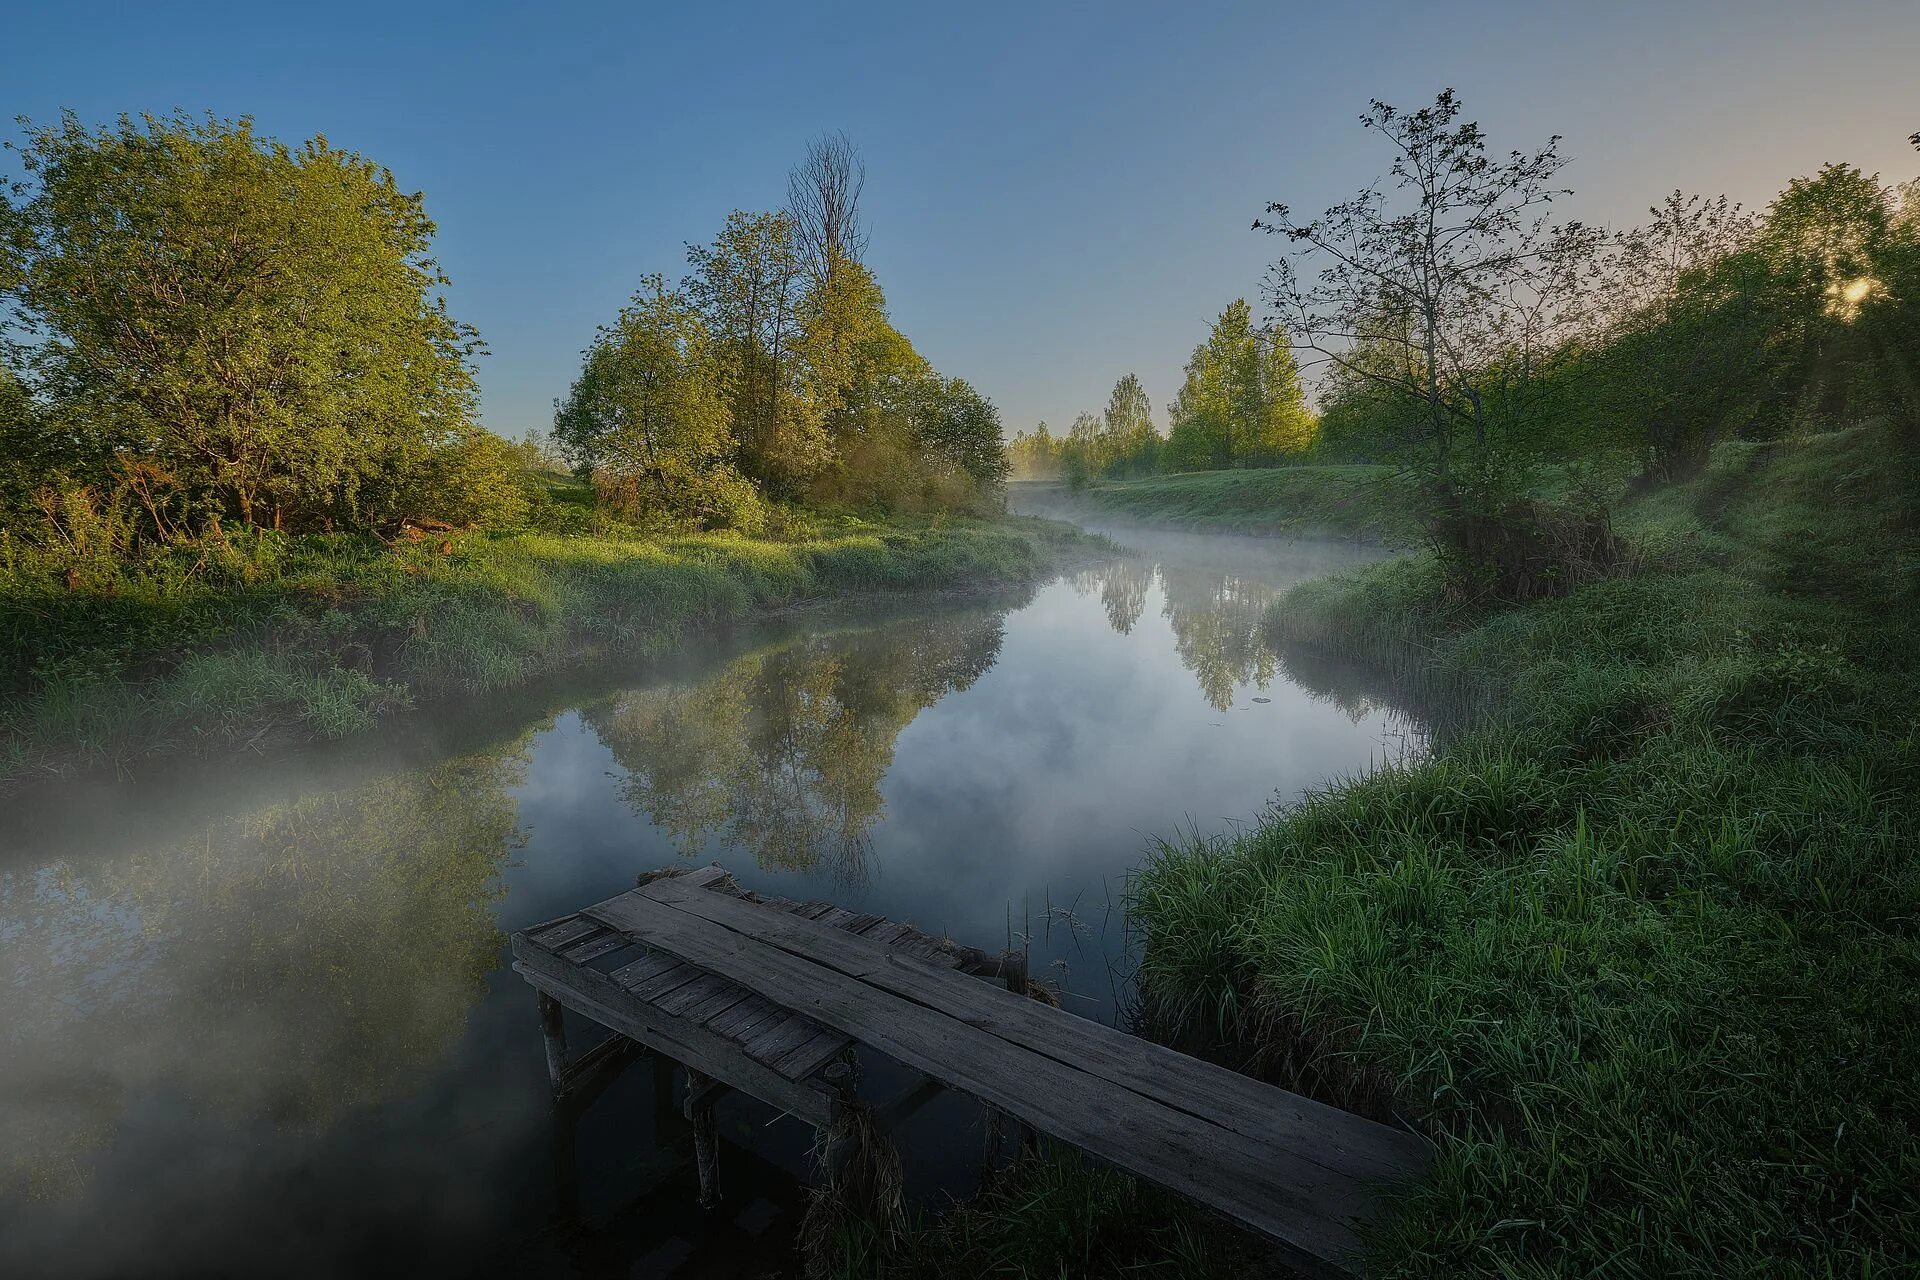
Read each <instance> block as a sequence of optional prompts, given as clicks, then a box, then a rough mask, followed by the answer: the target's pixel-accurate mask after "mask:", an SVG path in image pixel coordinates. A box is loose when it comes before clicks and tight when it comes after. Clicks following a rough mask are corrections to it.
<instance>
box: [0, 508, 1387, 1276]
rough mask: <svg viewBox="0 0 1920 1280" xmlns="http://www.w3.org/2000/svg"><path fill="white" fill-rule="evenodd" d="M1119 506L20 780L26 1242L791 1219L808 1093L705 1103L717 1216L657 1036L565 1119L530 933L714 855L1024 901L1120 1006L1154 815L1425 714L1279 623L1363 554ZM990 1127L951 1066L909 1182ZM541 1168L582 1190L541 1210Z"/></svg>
mask: <svg viewBox="0 0 1920 1280" xmlns="http://www.w3.org/2000/svg"><path fill="white" fill-rule="evenodd" d="M1120 536H1121V539H1122V540H1123V541H1125V542H1127V543H1128V544H1130V545H1132V546H1135V547H1138V548H1140V550H1141V552H1142V554H1140V555H1138V556H1127V557H1122V558H1119V559H1116V560H1114V561H1113V562H1111V563H1107V564H1102V565H1099V566H1096V567H1093V568H1089V569H1087V570H1085V571H1083V572H1080V573H1077V574H1074V575H1070V576H1066V577H1062V578H1059V579H1056V580H1054V581H1052V582H1049V583H1047V584H1045V585H1043V586H1041V587H1039V588H1038V589H1037V590H1035V591H1033V592H1031V593H1030V594H1028V595H1024V596H1022V597H1021V598H1018V599H1013V600H970V601H962V602H954V601H946V602H940V603H929V604H924V605H919V606H895V607H893V608H890V609H888V610H885V611H882V612H879V613H877V614H876V613H875V612H874V611H872V610H867V611H864V612H863V613H862V614H850V613H847V612H833V613H821V614H817V615H802V616H799V617H796V618H789V619H786V620H783V621H781V622H779V623H777V624H773V625H770V626H767V627H764V628H760V629H755V630H747V631H742V632H739V633H737V634H733V635H730V636H726V637H720V638H714V639H709V640H703V641H700V642H698V643H696V644H693V645H690V646H689V651H688V652H687V653H685V654H683V655H680V656H679V657H678V658H677V659H675V661H674V662H673V663H671V664H668V665H664V666H660V667H656V668H654V669H652V670H649V671H645V672H638V673H635V672H627V673H609V672H601V673H595V674H592V675H589V676H578V677H572V678H569V680H568V681H566V682H563V683H556V684H554V685H551V686H548V687H546V688H543V689H538V690H533V691H529V692H524V693H521V694H517V695H512V696H507V697H501V698H488V699H479V700H476V701H475V703H474V704H473V705H469V706H464V707H443V708H436V709H434V710H432V711H430V712H427V713H423V714H422V715H421V716H419V717H416V718H414V719H413V720H411V721H409V722H407V723H406V724H404V725H400V726H398V727H396V728H395V729H394V730H392V731H391V732H387V733H383V734H382V735H380V737H379V738H378V740H370V741H365V742H356V743H351V744H347V745H346V746H345V747H343V748H336V749H331V750H327V751H315V752H311V753H308V754H306V755H302V756H300V757H296V758H282V759H279V760H276V761H271V762H265V763H262V762H254V761H241V762H238V763H234V762H221V763H199V764H187V765H179V766H174V767H169V768H166V769H164V770H156V771H154V773H153V774H152V776H143V777H142V778H140V779H138V780H132V781H127V782H121V783H114V782H107V781H101V782H94V783H89V784H86V785H83V786H71V787H65V788H60V789H53V790H49V791H47V792H46V793H44V794H42V795H38V796H31V797H24V798H22V800H21V801H20V803H19V804H18V805H17V806H16V807H15V812H14V813H12V814H10V815H9V822H8V823H7V826H6V829H5V830H4V832H0V1010H3V1011H4V1026H3V1029H0V1274H4V1275H7V1276H22V1277H30V1276H39V1275H60V1276H63V1277H76V1276H78V1277H84V1276H104V1275H123V1274H141V1275H176V1274H185V1273H200V1274H232V1275H258V1274H276V1275H331V1274H342V1273H352V1272H360V1273H368V1272H373V1271H391V1270H399V1269H402V1268H406V1269H411V1270H413V1271H415V1272H416V1273H423V1274H445V1273H462V1272H466V1273H471V1272H475V1271H487V1270H500V1269H510V1270H513V1271H514V1272H515V1273H516V1274H535V1275H538V1274H582V1273H584V1274H606V1275H627V1274H629V1273H631V1274H673V1273H675V1268H676V1266H678V1267H680V1268H681V1270H680V1272H679V1273H680V1274H688V1275H693V1274H720V1273H722V1270H721V1269H722V1268H724V1267H725V1266H730V1265H745V1263H744V1262H743V1259H746V1258H749V1257H752V1256H754V1255H753V1253H752V1251H753V1250H754V1249H755V1248H756V1247H763V1246H756V1245H754V1244H753V1243H752V1241H753V1240H754V1239H755V1238H756V1236H757V1235H758V1233H761V1232H762V1230H763V1229H766V1236H767V1239H769V1240H772V1241H775V1242H776V1243H775V1244H773V1245H766V1246H764V1247H765V1248H768V1249H771V1250H772V1253H773V1255H777V1254H778V1246H777V1242H778V1241H779V1240H780V1239H783V1238H784V1237H783V1236H782V1235H781V1230H782V1228H781V1227H780V1226H779V1224H780V1223H781V1222H789V1223H790V1220H791V1218H792V1215H793V1213H794V1211H795V1209H796V1207H797V1205H798V1189H797V1186H798V1184H797V1183H795V1182H794V1180H793V1177H792V1176H791V1175H797V1174H800V1173H802V1172H803V1171H804V1168H805V1151H806V1146H807V1143H808V1140H809V1136H810V1135H809V1134H808V1132H807V1131H806V1130H805V1129H804V1127H802V1126H800V1125H799V1124H798V1123H797V1122H795V1121H792V1120H776V1119H775V1118H774V1117H773V1116H772V1115H771V1113H769V1112H768V1111H767V1110H766V1109H765V1108H762V1107H759V1106H758V1105H757V1104H752V1103H745V1102H741V1101H738V1100H733V1101H729V1102H727V1103H724V1104H723V1105H722V1107H721V1109H720V1116H721V1124H722V1132H723V1136H725V1137H727V1138H728V1139H729V1140H730V1142H731V1143H733V1144H734V1146H733V1147H731V1148H730V1149H729V1151H728V1153H727V1157H726V1159H727V1167H726V1170H725V1173H724V1175H723V1176H724V1178H725V1181H726V1188H727V1190H728V1192H729V1193H730V1196H731V1197H732V1198H731V1200H730V1202H729V1206H728V1214H729V1215H733V1216H723V1217H722V1218H720V1219H716V1220H714V1221H712V1222H706V1221H704V1220H702V1219H701V1218H700V1217H699V1215H698V1213H697V1211H696V1210H695V1209H694V1207H693V1189H692V1182H691V1179H690V1177H689V1175H688V1171H687V1169H686V1167H685V1166H686V1159H685V1157H686V1154H687V1153H686V1138H685V1134H684V1133H683V1132H681V1131H680V1130H679V1129H678V1128H677V1127H676V1126H675V1124H674V1123H673V1122H672V1121H671V1120H668V1121H667V1122H666V1127H665V1129H664V1131H657V1129H656V1124H657V1117H656V1111H655V1101H656V1100H655V1096H654V1089H653V1084H652V1081H651V1069H650V1068H649V1067H647V1066H645V1065H642V1066H639V1067H636V1068H634V1069H632V1070H630V1071H629V1072H628V1073H627V1075H626V1077H624V1078H623V1079H622V1080H621V1081H620V1082H619V1083H618V1084H617V1085H616V1086H615V1087H614V1088H613V1089H612V1090H611V1091H610V1092H609V1093H608V1094H607V1095H606V1096H605V1097H604V1098H602V1099H601V1100H600V1101H599V1102H598V1103H597V1104H596V1105H595V1107H594V1108H593V1109H592V1110H591V1111H590V1112H589V1113H588V1114H587V1117H586V1121H585V1123H584V1124H583V1125H582V1126H581V1128H580V1129H579V1131H578V1133H577V1137H576V1141H577V1147H576V1148H575V1149H573V1150H571V1151H567V1150H564V1149H563V1150H561V1151H559V1152H558V1153H556V1150H555V1146H554V1130H553V1128H552V1126H551V1124H550V1122H549V1116H548V1104H547V1083H546V1075H545V1067H544V1062H543V1058H542V1051H541V1045H540V1039H539V1036H538V1034H537V1029H536V1020H535V1017H534V1013H533V998H532V994H531V992H530V990H529V989H528V988H527V987H526V986H525V984H524V983H523V982H522V981H521V980H520V979H519V978H518V977H517V976H516V975H515V974H513V973H512V971H511V970H510V969H508V968H507V967H506V949H505V945H506V935H507V934H508V933H509V932H511V931H512V930H514V929H517V928H520V927H523V926H525V925H527V924H530V923H533V922H535V921H538V920H542V919H546V918H549V917H552V916H555V915H560V914H564V913H566V912H570V911H573V910H576V909H578V908H579V907H581V906H584V905H586V904H588V903H591V902H593V901H596V900H598V899H600V898H603V897H606V896H608V895H610V894H613V893H617V892H620V891H621V890H623V889H625V888H627V887H629V886H630V885H631V883H632V880H633V877H634V875H635V874H636V873H637V872H640V871H644V870H647V869H650V868H654V867H659V866H663V865H669V864H673V863H676V862H707V861H718V862H720V863H722V864H724V865H725V866H726V867H727V868H728V869H729V870H731V871H732V872H733V873H734V874H735V875H736V876H737V877H738V878H739V879H740V880H741V881H742V882H743V883H745V884H747V885H748V886H749V887H752V888H755V889H760V890H764V891H768V892H774V893H780V894H785V895H789V896H795V897H825V898H831V899H833V900H834V901H836V902H839V903H842V904H843V905H846V906H848V907H850V908H853V909H856V910H864V911H873V912H878V913H881V914H884V915H888V916H891V917H894V918H897V919H902V920H907V921H911V922H912V923H914V924H917V925H919V926H921V927H922V928H925V929H928V930H929V931H932V932H935V933H940V932H945V933H948V934H950V935H951V936H953V937H954V938H956V939H959V940H961V941H963V942H968V943H972V944H975V945H979V946H986V947H998V946H1002V945H1005V944H1006V943H1007V942H1008V941H1009V940H1010V938H1011V939H1015V940H1017V939H1018V938H1019V937H1030V938H1031V944H1032V948H1033V953H1034V954H1033V968H1034V970H1035V972H1036V973H1039V974H1043V975H1045V976H1048V977H1050V978H1051V979H1053V980H1054V981H1056V982H1058V983H1059V984H1060V985H1061V987H1062V989H1063V993H1064V1002H1065V1004H1066V1007H1067V1008H1069V1009H1071V1010H1073V1011H1075V1012H1079V1013H1082V1014H1086V1015H1088V1016H1093V1017H1104V1018H1111V1017H1113V1016H1115V1012H1116V998H1117V997H1118V996H1119V995H1120V993H1121V992H1122V991H1123V989H1124V983H1125V975H1126V972H1127V967H1128V961H1127V946H1128V935H1127V932H1126V930H1125V928H1124V927H1123V922H1122V921H1121V919H1120V915H1119V902H1120V899H1121V895H1122V893H1123V890H1124V879H1125V876H1126V874H1127V872H1128V871H1129V869H1130V868H1132V867H1133V866H1134V865H1136V864H1137V862H1138V861H1139V859H1140V856H1141V854H1142V851H1143V849H1144V848H1145V847H1146V845H1147V843H1148V841H1149V839H1150V838H1151V837H1153V836H1156V835H1171V834H1174V833H1175V832H1176V830H1182V829H1186V830H1194V831H1198V832H1199V833H1201V834H1207V835H1210V834H1216V833H1220V832H1224V831H1227V830H1230V829H1232V828H1233V827H1234V826H1235V825H1236V824H1242V823H1246V822H1248V821H1250V820H1252V819H1253V818H1254V817H1255V816H1256V815H1257V814H1258V813H1259V812H1260V811H1261V809H1262V808H1263V807H1264V806H1266V805H1268V804H1270V803H1272V802H1273V801H1275V800H1276V799H1278V800H1282V801H1284V800H1286V799H1290V798H1292V797H1295V796H1297V795H1299V794H1300V793H1301V791H1302V790H1304V789H1306V788H1310V787H1316V786H1320V785H1323V784H1325V783H1326V782H1328V781H1329V780H1331V779H1334V778H1337V777H1340V776H1342V775H1346V774H1350V773H1352V772H1354V771H1356V770H1360V769H1364V768H1367V767H1369V766H1370V765H1371V764H1374V763H1377V762H1380V761H1382V760H1386V759H1391V758H1398V757H1399V756H1401V755H1403V754H1405V753H1407V752H1410V751H1418V750H1420V749H1421V740H1420V734H1419V729H1418V726H1416V725H1414V724H1412V723H1411V722H1409V721H1408V720H1407V719H1406V718H1405V717H1404V716H1401V715H1399V714H1397V713H1396V712H1395V711H1394V710H1393V709H1392V708H1390V707H1388V706H1386V705H1383V704H1380V703H1377V702H1375V701H1374V700H1372V699H1370V698H1367V697H1364V696H1357V695H1355V694H1353V693H1352V692H1351V690H1353V689H1354V688H1360V687H1365V686H1364V685H1362V684H1359V683H1356V682H1355V681H1354V680H1353V679H1351V678H1342V679H1339V680H1328V679H1326V678H1325V676H1326V672H1325V671H1324V670H1320V671H1318V672H1317V673H1316V674H1315V675H1313V676H1308V675H1304V674H1301V673H1299V672H1297V671H1296V670H1295V669H1294V668H1290V667H1289V666H1288V665H1287V663H1286V662H1285V661H1284V659H1283V658H1282V657H1281V656H1280V655H1276V654H1275V653H1274V652H1273V651H1272V650H1271V649H1270V648H1269V647H1268V646H1267V645H1266V643H1265V641H1264V640H1263V638H1262V633H1261V627H1260V619H1261V615H1262V612H1263V610H1264V608H1265V606H1266V605H1267V603H1268V602H1269V601H1271V600H1272V599H1273V598H1274V596H1275V595H1276V594H1277V593H1279V592H1280V591H1282V590H1284V588H1285V587H1286V586H1287V585H1289V584H1291V583H1292V582H1295V581H1298V580H1300V579H1302V578H1304V577H1310V576H1316V575H1318V574H1321V573H1325V572H1329V571H1331V570H1334V569H1337V568H1340V567H1343V566H1345V565H1349V564H1354V563H1358V562H1360V561H1363V560H1365V559H1369V558H1372V556H1371V555H1370V553H1365V552H1361V551H1357V550H1354V549H1351V548H1344V547H1334V546H1314V545H1310V544H1287V543H1281V542H1275V541H1271V540H1261V539H1236V538H1222V537H1212V536H1196V535H1169V534H1158V533H1146V532H1140V531H1125V532H1123V533H1122V534H1121V535H1120ZM975 1123H976V1117H975V1115H974V1113H973V1111H972V1109H971V1108H970V1107H968V1106H967V1105H966V1104H964V1103H962V1102H960V1101H958V1100H955V1099H945V1100H942V1101H941V1102H939V1103H937V1104H936V1105H935V1106H933V1107H932V1108H930V1109H929V1110H928V1111H926V1112H924V1113H922V1115H921V1116H920V1117H918V1119H917V1120H916V1122H915V1124H914V1125H913V1126H912V1127H911V1128H910V1129H909V1131H908V1132H907V1133H906V1134H905V1135H903V1138H902V1149H903V1152H904V1154H905V1157H906V1161H907V1165H908V1168H909V1170H910V1172H912V1173H913V1174H914V1177H915V1184H914V1185H915V1186H916V1187H917V1188H919V1189H920V1190H921V1191H923V1192H924V1191H926V1190H929V1189H931V1188H932V1187H935V1186H939V1187H942V1188H945V1189H949V1190H954V1191H961V1192H963V1191H964V1190H966V1189H967V1182H966V1178H967V1176H968V1169H969V1167H970V1161H971V1160H972V1159H973V1158H974V1157H975V1156H976V1154H977V1150H978V1132H977V1130H976V1129H975V1128H974V1127H973V1126H974V1125H975ZM656 1138H658V1139H659V1141H658V1142H656ZM556 1156H558V1158H556ZM557 1168H558V1169H562V1170H570V1171H573V1175H572V1176H577V1178H578V1188H577V1190H578V1194H579V1196H580V1202H581V1203H580V1208H581V1209H582V1210H583V1211H584V1214H585V1216H586V1218H587V1220H588V1222H589V1223H590V1224H591V1225H590V1226H589V1227H588V1228H584V1229H583V1228H579V1227H574V1226H567V1225H564V1224H559V1223H556V1221H555V1211H556V1200H557V1188H558V1187H560V1186H561V1185H563V1184H564V1183H565V1181H566V1180H567V1177H568V1176H569V1175H567V1174H565V1173H562V1174H560V1175H557V1174H556V1169H557ZM743 1251H744V1252H743ZM777 1261H778V1259H777V1256H776V1258H775V1262H774V1263H766V1262H765V1261H764V1259H763V1260H761V1261H760V1262H758V1263H756V1265H760V1266H761V1269H763V1270H764V1269H767V1268H768V1267H770V1266H771V1265H776V1264H777Z"/></svg>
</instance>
